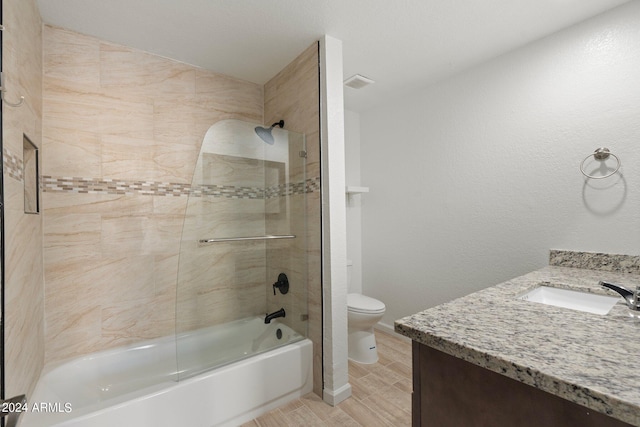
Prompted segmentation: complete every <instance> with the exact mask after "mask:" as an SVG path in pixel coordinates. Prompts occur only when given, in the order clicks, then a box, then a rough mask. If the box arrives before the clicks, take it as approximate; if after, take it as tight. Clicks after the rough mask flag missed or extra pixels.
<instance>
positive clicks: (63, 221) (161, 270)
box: [43, 26, 322, 394]
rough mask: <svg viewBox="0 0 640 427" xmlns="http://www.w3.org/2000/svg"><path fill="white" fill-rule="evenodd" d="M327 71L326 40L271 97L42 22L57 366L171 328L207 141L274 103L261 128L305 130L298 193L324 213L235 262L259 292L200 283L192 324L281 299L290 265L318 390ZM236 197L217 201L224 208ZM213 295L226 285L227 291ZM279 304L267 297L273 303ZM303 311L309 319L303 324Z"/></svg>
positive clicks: (49, 334) (297, 222)
mask: <svg viewBox="0 0 640 427" xmlns="http://www.w3.org/2000/svg"><path fill="white" fill-rule="evenodd" d="M318 78H319V76H318V47H317V44H316V43H314V44H313V45H312V46H311V47H310V48H309V49H308V50H306V51H305V52H304V53H303V54H301V55H300V56H299V57H298V58H296V59H295V60H294V61H293V62H292V63H291V64H290V65H289V66H287V67H286V68H285V69H284V70H283V71H282V72H281V73H279V74H278V75H277V76H276V77H274V78H273V79H272V80H271V81H270V82H269V83H267V84H266V85H265V87H264V93H265V94H266V95H267V97H266V98H263V87H262V86H260V85H255V84H252V83H248V82H243V81H239V80H236V79H232V78H228V77H224V76H220V75H216V74H214V73H211V72H208V71H204V70H201V69H199V68H195V67H191V66H188V65H185V64H182V63H178V62H175V61H171V60H167V59H164V58H160V57H157V56H154V55H150V54H147V53H144V52H140V51H136V50H133V49H129V48H125V47H122V46H118V45H114V44H111V43H107V42H104V41H101V40H98V39H95V38H92V37H87V36H84V35H80V34H78V33H74V32H71V31H68V30H64V29H60V28H54V27H50V26H45V27H44V122H43V143H44V150H43V152H44V162H43V163H44V177H43V183H44V186H45V193H44V207H45V225H44V246H45V255H44V259H45V279H46V299H45V300H46V321H47V330H46V356H47V363H49V362H52V361H55V360H60V359H64V358H68V357H73V356H77V355H81V354H86V353H91V352H94V351H98V350H103V349H106V348H109V347H113V346H117V345H122V344H126V343H130V342H135V341H139V340H141V339H146V338H153V337H156V336H162V335H168V334H171V333H173V332H174V323H175V304H176V279H177V277H178V253H179V250H180V238H181V234H182V225H183V217H184V214H185V209H186V208H187V202H188V200H189V198H188V197H187V195H188V194H189V191H191V190H193V189H192V188H191V187H190V185H191V178H192V175H193V173H194V167H195V163H196V160H197V157H198V153H199V150H200V144H201V143H202V141H203V137H204V135H205V133H206V132H207V130H208V129H209V127H210V126H211V125H213V124H214V123H216V122H220V121H221V120H224V119H228V118H236V119H240V120H245V121H249V122H254V123H262V122H263V106H264V108H265V109H266V110H267V111H269V114H268V115H265V118H266V120H264V123H267V124H270V123H272V122H274V121H277V120H279V119H280V118H283V119H285V121H286V126H285V127H286V128H287V129H289V130H292V131H295V132H301V133H305V134H306V140H307V158H306V169H307V174H306V177H307V180H306V182H305V184H304V185H305V186H306V189H305V190H304V191H302V192H297V193H296V194H293V195H292V196H291V197H293V198H297V200H296V201H295V202H292V203H293V204H297V205H300V203H299V202H300V201H302V202H303V205H304V201H305V200H306V211H307V215H310V216H312V217H313V218H315V219H309V221H308V224H305V223H304V210H305V209H304V208H303V209H300V208H296V209H295V210H294V211H292V212H290V215H291V216H290V219H291V221H292V222H291V225H292V227H293V229H295V230H302V229H304V227H305V226H306V227H308V231H307V235H306V236H301V237H305V238H300V239H296V240H295V242H294V244H293V245H292V246H289V247H285V246H284V245H283V244H282V242H277V243H276V242H274V243H269V244H267V245H269V246H267V247H268V251H267V259H265V260H264V261H262V260H256V259H255V257H253V256H252V255H251V253H249V254H248V255H249V256H248V258H247V259H246V262H248V263H249V264H247V265H246V266H244V267H243V265H244V264H242V263H243V262H245V261H242V262H240V264H238V263H237V260H238V259H239V258H238V257H237V256H235V255H233V256H232V257H229V259H233V261H232V262H230V263H228V264H225V266H223V271H226V270H224V269H227V270H229V271H231V270H233V269H237V268H241V269H243V270H244V271H245V272H246V273H247V274H249V275H252V274H255V275H256V279H255V280H254V279H252V278H251V277H250V278H249V279H251V280H249V283H252V284H251V289H252V290H251V292H247V293H246V294H239V293H237V292H235V291H234V293H233V294H231V293H227V294H225V295H227V296H228V298H227V297H223V298H221V299H215V298H214V299H212V298H208V297H209V296H213V292H212V293H211V295H204V294H202V295H199V294H197V292H198V291H197V290H196V294H195V297H196V298H195V301H198V302H199V303H200V307H196V308H197V309H201V313H203V314H205V315H204V316H199V317H198V318H196V319H195V321H194V322H193V324H192V325H190V324H189V322H190V320H188V321H187V326H186V327H187V328H191V327H198V326H201V325H202V324H201V323H200V322H201V321H203V320H206V322H205V323H207V322H211V321H213V322H214V323H215V322H217V321H218V320H219V319H218V317H217V316H218V314H221V313H222V312H223V311H226V312H232V313H234V314H238V313H237V312H240V311H242V310H243V309H245V308H247V307H248V306H249V305H251V304H253V305H255V302H256V300H257V298H260V297H262V298H264V297H263V295H264V293H266V294H267V295H270V292H271V286H270V285H271V283H272V282H270V281H269V280H270V278H271V277H272V276H274V275H275V276H274V277H273V279H275V277H277V274H276V271H280V270H281V269H288V270H289V271H291V272H292V274H293V278H294V280H293V282H294V283H292V290H291V291H290V294H289V295H287V298H288V303H287V304H288V305H286V307H291V308H292V310H291V311H289V310H288V313H290V317H289V318H288V319H287V323H290V321H291V320H293V322H291V323H293V325H292V326H294V327H295V328H296V329H300V328H302V329H304V328H305V327H306V324H307V323H308V324H309V334H310V338H311V339H312V340H313V342H314V384H315V391H316V392H317V393H319V394H320V392H321V390H322V347H321V340H322V334H321V330H322V312H321V299H320V298H321V290H320V230H319V226H320V199H319V130H318V129H319V124H318V121H319V117H318V114H319V109H318V103H319V93H318ZM265 101H266V102H265ZM275 118H277V120H276V119H275ZM295 154H297V153H295ZM221 191H223V190H221ZM248 191H249V190H248ZM249 193H250V192H249ZM249 193H247V194H246V196H247V197H246V200H247V202H248V203H249V204H250V203H251V200H252V199H251V197H252V195H251V194H249ZM305 193H306V195H305ZM205 199H206V198H201V199H200V200H199V201H198V203H202V202H203V201H204V200H205ZM230 200H231V199H230ZM220 201H221V199H218V200H217V202H220ZM237 202H238V200H234V201H233V203H234V204H235V205H237ZM262 203H264V201H262ZM225 205H227V204H226V203H224V202H223V203H221V204H220V206H221V209H222V212H221V216H222V217H223V216H224V210H225V208H224V206H225ZM234 209H235V208H234ZM269 209H270V207H269V205H268V204H267V211H269ZM227 214H228V213H227ZM218 219H220V216H219V217H218ZM278 224H279V221H269V220H267V222H266V224H265V227H266V228H265V232H268V233H279V232H280V230H278V227H279V225H278ZM274 227H275V228H274ZM267 228H268V230H267ZM296 233H298V231H296ZM205 237H206V236H205ZM307 243H308V244H307ZM261 245H263V246H264V245H265V244H264V243H263V244H261ZM248 248H249V249H251V250H252V249H255V248H252V247H251V246H248ZM251 250H250V251H249V252H251ZM232 252H233V251H232ZM232 252H225V253H232ZM203 253H204V252H203ZM236 254H237V253H236ZM305 257H306V258H307V259H306V260H305V259H304V258H305ZM224 258H225V255H224V254H223V255H221V256H217V257H216V259H217V260H221V259H222V260H223V262H224ZM282 260H286V261H285V262H284V263H283V262H282ZM261 263H265V265H267V264H271V265H273V271H267V272H266V277H267V282H268V283H266V287H265V288H264V290H263V291H262V290H259V289H258V286H257V283H258V280H262V281H264V277H265V275H264V273H259V272H257V271H258V269H263V268H264V265H263V266H260V264H261ZM306 263H308V273H307V276H306V277H305V276H304V271H305V269H307V267H306ZM256 267H259V268H258V269H256ZM181 268H182V267H181ZM230 269H231V270H230ZM273 281H275V280H273ZM215 292H219V293H221V294H224V292H225V288H224V286H223V287H220V288H218V289H217V290H215ZM307 293H308V294H309V307H308V310H307V307H306V306H305V302H304V301H305V299H306V294H307ZM238 295H241V297H237V296H238ZM252 295H253V296H254V297H255V298H252ZM225 298H226V299H225ZM234 298H235V300H234ZM207 301H210V303H207ZM248 301H249V302H251V304H247V302H248ZM263 301H264V300H263ZM282 301H283V300H277V299H276V300H273V299H271V296H270V297H269V300H268V301H267V304H268V308H269V309H271V308H272V306H273V305H279V304H281V303H282ZM211 304H213V305H211ZM263 304H264V303H263ZM253 308H256V307H252V310H253ZM278 308H279V306H278ZM208 310H211V311H208ZM306 314H308V315H309V322H306V320H302V319H304V317H303V316H304V315H306ZM211 316H213V317H211Z"/></svg>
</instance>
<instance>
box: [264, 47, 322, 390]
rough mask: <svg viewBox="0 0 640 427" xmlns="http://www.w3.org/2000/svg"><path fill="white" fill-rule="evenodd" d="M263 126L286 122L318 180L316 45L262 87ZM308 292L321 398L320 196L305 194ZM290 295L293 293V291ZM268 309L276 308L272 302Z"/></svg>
mask: <svg viewBox="0 0 640 427" xmlns="http://www.w3.org/2000/svg"><path fill="white" fill-rule="evenodd" d="M264 101H265V102H264V118H265V123H268V124H270V123H275V122H277V121H278V120H280V119H285V121H286V126H285V127H286V128H287V129H290V130H292V131H294V132H300V133H304V134H305V135H306V140H307V159H306V160H307V163H306V168H307V171H306V173H307V178H308V179H311V180H315V181H316V182H319V176H320V119H319V117H320V110H319V108H320V91H319V69H318V44H317V43H314V44H313V45H311V46H310V47H309V48H308V49H306V50H305V51H304V52H303V53H302V54H301V55H299V56H298V57H297V58H296V59H295V60H293V61H292V62H291V63H290V64H289V65H287V66H286V67H285V68H284V69H283V70H282V71H281V72H280V73H278V74H277V75H276V76H275V77H274V78H272V79H271V80H270V81H269V82H267V83H266V84H265V86H264ZM306 205H307V212H306V217H307V219H308V221H307V239H306V240H307V242H306V246H307V289H306V292H307V294H308V309H309V335H308V336H309V338H310V339H311V341H313V391H314V392H315V393H316V394H318V395H320V396H322V283H321V246H320V244H321V234H320V192H319V191H314V192H309V193H307V197H306ZM292 292H295V290H294V291H292ZM267 304H268V307H269V308H277V307H278V303H277V302H275V301H274V300H273V299H269V301H268V303H267Z"/></svg>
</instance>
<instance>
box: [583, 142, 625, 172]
mask: <svg viewBox="0 0 640 427" xmlns="http://www.w3.org/2000/svg"><path fill="white" fill-rule="evenodd" d="M591 156H593V158H594V159H596V160H600V161H604V160H607V159H608V158H609V156H613V157H614V158H615V159H616V162H617V163H618V164H617V165H616V168H615V170H614V171H613V172H611V173H609V174H607V175H602V176H593V175H589V174H588V173H586V172H585V171H584V162H586V161H587V160H588V159H589V157H591ZM620 166H622V163H621V162H620V158H619V157H618V156H616V155H615V154H613V153H612V152H611V151H609V149H608V148H606V147H601V148H597V149H596V151H594V152H593V154H589V155H588V156H587V157H585V158H584V160H583V161H582V163H580V172H582V175H584V176H586V177H587V178H591V179H603V178H609V177H610V176H611V175H613V174H615V173H616V172H618V171H619V170H620Z"/></svg>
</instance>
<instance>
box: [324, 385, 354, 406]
mask: <svg viewBox="0 0 640 427" xmlns="http://www.w3.org/2000/svg"><path fill="white" fill-rule="evenodd" d="M349 397H351V384H349V383H346V384H345V385H343V386H342V387H340V388H338V389H337V390H329V389H326V388H325V389H324V390H322V400H324V401H325V402H326V403H328V404H329V405H331V406H336V405H337V404H338V403H340V402H342V401H343V400H345V399H347V398H349Z"/></svg>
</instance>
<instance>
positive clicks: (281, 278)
mask: <svg viewBox="0 0 640 427" xmlns="http://www.w3.org/2000/svg"><path fill="white" fill-rule="evenodd" d="M276 288H278V289H279V290H280V293H281V294H286V293H287V292H289V279H288V278H287V275H286V274H284V273H280V274H278V281H277V282H276V283H274V284H273V294H274V295H275V294H276Z"/></svg>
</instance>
